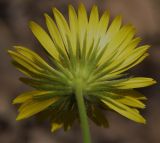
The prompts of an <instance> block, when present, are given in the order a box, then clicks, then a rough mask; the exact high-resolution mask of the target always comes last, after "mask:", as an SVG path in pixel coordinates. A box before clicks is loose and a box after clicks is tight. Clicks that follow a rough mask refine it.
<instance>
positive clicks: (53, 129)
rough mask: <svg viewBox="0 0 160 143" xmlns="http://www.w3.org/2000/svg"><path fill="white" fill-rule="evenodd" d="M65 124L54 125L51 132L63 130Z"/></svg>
mask: <svg viewBox="0 0 160 143" xmlns="http://www.w3.org/2000/svg"><path fill="white" fill-rule="evenodd" d="M62 127H63V124H62V123H54V122H53V123H52V128H51V132H55V131H57V130H58V129H60V128H62Z"/></svg>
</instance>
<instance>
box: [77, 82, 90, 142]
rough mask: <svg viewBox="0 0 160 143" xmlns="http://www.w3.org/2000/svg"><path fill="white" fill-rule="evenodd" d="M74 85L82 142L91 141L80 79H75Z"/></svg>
mask: <svg viewBox="0 0 160 143" xmlns="http://www.w3.org/2000/svg"><path fill="white" fill-rule="evenodd" d="M75 86H76V100H77V104H78V109H79V116H80V122H81V129H82V135H83V143H91V138H90V131H89V124H88V118H87V112H86V108H85V104H84V98H83V89H82V86H83V83H82V81H81V80H77V82H76V85H75Z"/></svg>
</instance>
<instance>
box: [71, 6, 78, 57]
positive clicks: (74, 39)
mask: <svg viewBox="0 0 160 143" xmlns="http://www.w3.org/2000/svg"><path fill="white" fill-rule="evenodd" d="M69 25H70V30H71V35H70V37H71V38H70V41H71V46H72V50H73V53H74V55H75V54H76V44H77V40H78V39H77V38H78V37H77V36H78V19H77V14H76V12H75V9H74V8H73V6H72V5H69Z"/></svg>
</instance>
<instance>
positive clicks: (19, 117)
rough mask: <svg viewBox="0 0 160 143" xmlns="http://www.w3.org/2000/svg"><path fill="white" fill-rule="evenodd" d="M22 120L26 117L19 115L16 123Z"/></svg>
mask: <svg viewBox="0 0 160 143" xmlns="http://www.w3.org/2000/svg"><path fill="white" fill-rule="evenodd" d="M22 119H24V117H22V116H20V115H18V116H17V118H16V121H20V120H22Z"/></svg>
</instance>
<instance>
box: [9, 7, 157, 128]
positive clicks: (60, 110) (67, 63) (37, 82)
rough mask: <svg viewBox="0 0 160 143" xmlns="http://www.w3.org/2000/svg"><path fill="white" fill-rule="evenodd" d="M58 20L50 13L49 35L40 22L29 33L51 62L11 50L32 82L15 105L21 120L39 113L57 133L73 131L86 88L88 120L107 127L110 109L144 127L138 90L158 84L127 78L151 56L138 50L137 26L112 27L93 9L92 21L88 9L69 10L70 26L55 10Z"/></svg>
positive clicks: (144, 48) (22, 50)
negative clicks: (60, 129)
mask: <svg viewBox="0 0 160 143" xmlns="http://www.w3.org/2000/svg"><path fill="white" fill-rule="evenodd" d="M53 14H54V18H55V22H54V21H53V19H52V18H51V17H50V16H49V15H47V14H45V19H46V25H47V28H48V32H49V34H48V33H47V32H45V30H43V29H42V27H41V26H40V25H38V24H37V23H35V22H30V29H31V31H32V32H33V34H34V36H35V37H36V38H37V40H38V41H39V42H40V44H41V45H42V46H43V48H44V49H45V51H46V53H47V57H48V59H49V61H48V62H46V61H44V60H43V59H42V58H41V57H40V56H39V55H38V54H36V53H35V52H33V51H31V50H29V49H28V48H25V47H21V46H15V51H9V54H10V55H11V56H12V58H13V64H14V65H15V66H16V67H17V68H18V69H19V70H20V71H21V72H23V73H24V74H25V75H26V76H27V77H24V78H21V79H20V80H21V81H22V82H24V83H25V84H28V85H29V86H31V87H33V88H34V89H35V90H34V91H29V92H26V93H22V94H21V95H20V96H18V97H17V98H16V99H15V100H14V101H13V103H15V104H20V108H19V110H18V111H19V115H18V117H17V120H21V119H24V118H28V117H30V116H32V115H35V114H37V113H38V116H41V117H42V118H44V119H46V118H47V119H50V120H51V123H52V131H54V130H56V129H58V128H61V127H63V128H64V129H65V130H68V129H69V128H70V127H71V125H72V124H73V121H74V120H75V119H78V118H79V115H78V108H79V107H78V106H77V102H78V101H77V99H78V98H76V93H77V92H78V89H79V88H80V89H81V93H82V96H83V100H84V103H85V107H86V110H87V115H88V117H90V118H91V119H92V120H93V121H94V122H95V123H96V124H97V125H99V126H103V127H107V126H108V122H107V119H106V117H105V116H104V114H103V113H102V111H101V109H106V110H108V109H111V110H113V111H116V112H118V113H119V114H121V115H123V116H125V117H127V118H128V119H131V120H133V121H135V122H139V123H145V119H144V118H143V117H142V116H141V115H140V113H139V111H138V110H137V108H140V109H141V108H144V107H145V105H144V104H143V103H142V101H141V100H145V99H146V97H145V96H143V95H142V94H140V93H138V92H137V91H135V90H134V89H135V88H141V87H146V86H150V85H152V84H154V83H155V81H154V80H153V79H151V78H145V77H133V76H130V75H129V74H127V73H126V71H127V70H129V69H130V68H132V67H134V66H136V65H137V64H139V63H140V62H141V61H143V60H144V59H145V58H146V57H147V56H148V53H147V50H148V48H149V46H148V45H143V46H139V43H140V41H141V39H140V38H136V37H135V28H134V27H133V26H132V25H124V26H123V25H122V21H121V17H120V16H117V17H116V18H115V19H114V20H113V21H112V22H109V19H110V18H109V13H108V12H107V11H105V12H104V13H103V15H102V16H101V17H99V13H98V8H97V6H93V8H92V10H91V13H90V16H89V18H88V16H87V13H86V10H85V7H84V5H82V4H81V5H80V6H79V8H78V13H76V11H75V9H74V8H73V7H72V6H71V5H70V6H69V22H67V21H66V20H65V18H64V16H63V15H62V14H61V13H60V12H59V11H58V10H57V9H56V8H53Z"/></svg>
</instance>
